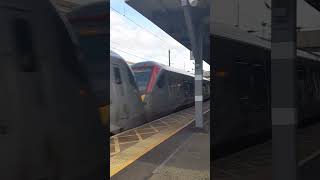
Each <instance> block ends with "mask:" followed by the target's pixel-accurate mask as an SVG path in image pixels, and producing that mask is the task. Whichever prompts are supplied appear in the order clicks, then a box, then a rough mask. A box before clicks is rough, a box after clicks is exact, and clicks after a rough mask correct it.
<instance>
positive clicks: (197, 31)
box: [181, 0, 203, 128]
mask: <svg viewBox="0 0 320 180" xmlns="http://www.w3.org/2000/svg"><path fill="white" fill-rule="evenodd" d="M181 5H182V7H183V13H184V17H185V22H186V26H187V29H188V33H189V37H190V40H191V46H192V53H193V56H194V58H195V83H194V84H195V87H194V90H195V121H196V127H197V128H203V116H202V102H203V96H202V79H203V77H202V76H203V70H202V69H203V66H202V44H203V42H202V38H203V37H202V33H201V32H202V30H201V26H196V25H195V24H194V22H193V20H192V15H191V14H192V12H191V7H190V4H189V2H188V1H187V0H181Z"/></svg>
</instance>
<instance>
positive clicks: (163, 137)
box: [110, 109, 210, 177]
mask: <svg viewBox="0 0 320 180" xmlns="http://www.w3.org/2000/svg"><path fill="white" fill-rule="evenodd" d="M186 110H188V109H186ZM209 111H210V109H209V110H207V111H206V112H203V114H205V113H207V112H209ZM191 115H193V114H191ZM169 116H170V115H168V116H165V117H162V118H160V119H158V120H156V121H152V122H149V123H147V124H148V125H150V127H152V128H154V127H153V126H152V125H151V124H152V123H153V122H163V121H162V119H164V118H166V117H169ZM188 121H189V122H186V124H184V125H182V126H181V127H179V128H177V129H176V130H174V131H173V132H171V133H170V131H169V133H167V134H164V133H161V132H159V133H157V134H155V135H154V136H153V138H150V139H152V142H154V143H153V144H151V145H144V146H143V149H144V150H141V148H142V146H140V150H139V147H135V145H134V146H132V147H129V148H127V149H126V150H125V151H122V152H119V153H117V154H116V155H115V156H113V157H111V158H110V165H111V167H110V177H112V176H114V175H115V174H117V173H118V172H119V171H121V170H122V169H124V168H126V167H127V166H128V165H130V164H131V163H133V162H134V161H136V160H137V159H139V158H140V157H141V156H143V155H144V154H146V153H147V152H149V151H150V150H152V149H153V148H155V147H156V146H158V145H159V144H161V143H162V142H164V141H166V140H167V139H168V138H170V137H171V136H173V135H175V134H176V133H177V132H179V131H180V130H182V129H183V128H185V127H187V126H188V125H190V124H191V123H192V122H194V121H195V120H194V117H193V118H192V119H190V120H188ZM163 123H164V124H167V123H165V122H163ZM147 124H145V125H147ZM167 126H169V125H168V124H167ZM167 126H160V127H167ZM141 127H142V126H141ZM136 129H137V128H134V129H132V130H134V131H135V132H136V134H137V136H138V137H139V135H138V132H137V131H136ZM166 130H170V129H166ZM171 130H172V129H171ZM121 134H122V133H121ZM117 135H119V134H117ZM114 137H116V136H114ZM156 137H157V139H158V141H154V139H156ZM140 138H141V140H142V137H141V136H140V137H139V139H140ZM150 139H145V141H147V140H149V141H150ZM152 142H151V143H152ZM139 143H140V144H141V143H144V142H143V141H140V142H138V143H137V144H139ZM137 144H136V145H137ZM134 149H138V150H134ZM130 150H132V152H136V154H135V155H134V156H132V155H130V156H131V157H133V158H127V159H126V160H122V163H121V164H120V165H119V166H116V167H114V168H112V163H111V161H112V159H117V158H118V157H119V156H120V158H119V159H121V155H122V154H123V153H125V152H128V151H130ZM126 157H128V155H127V156H126Z"/></svg>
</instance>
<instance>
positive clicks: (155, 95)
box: [132, 61, 210, 120]
mask: <svg viewBox="0 0 320 180" xmlns="http://www.w3.org/2000/svg"><path fill="white" fill-rule="evenodd" d="M132 69H133V72H134V75H135V78H136V82H137V85H138V88H139V91H140V93H141V97H142V100H143V103H144V105H145V112H146V117H147V119H148V120H153V119H156V118H159V117H162V116H165V115H167V114H170V113H172V112H175V111H177V110H179V109H182V108H185V107H187V106H190V105H192V104H193V103H194V75H192V74H190V73H187V72H185V71H182V70H178V69H175V68H172V67H169V66H165V65H162V64H160V63H157V62H153V61H145V62H140V63H136V64H134V65H132ZM209 98H210V81H209V80H208V79H204V80H203V99H204V100H208V99H209Z"/></svg>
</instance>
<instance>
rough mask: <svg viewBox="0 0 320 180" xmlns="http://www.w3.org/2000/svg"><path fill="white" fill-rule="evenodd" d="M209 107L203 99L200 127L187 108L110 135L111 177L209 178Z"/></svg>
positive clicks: (154, 178)
mask: <svg viewBox="0 0 320 180" xmlns="http://www.w3.org/2000/svg"><path fill="white" fill-rule="evenodd" d="M209 109H210V101H207V102H204V103H203V116H204V120H205V121H204V122H205V128H204V129H201V130H200V129H196V128H195V125H194V124H195V123H194V107H190V108H187V109H184V110H182V111H179V112H176V113H173V114H170V115H168V116H166V117H163V118H160V119H158V120H155V121H152V122H149V123H147V124H144V125H142V126H140V127H137V128H134V129H131V130H129V131H126V132H123V133H120V134H117V135H115V136H112V137H111V138H110V177H111V179H112V180H122V179H128V178H129V177H130V179H152V180H157V179H170V178H171V179H172V178H173V179H190V178H191V179H195V176H197V177H202V179H210V178H209V174H210V173H209V172H210V170H209V169H210V141H209V127H210V126H209V119H210V113H209ZM190 162H192V163H190Z"/></svg>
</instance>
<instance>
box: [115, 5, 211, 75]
mask: <svg viewBox="0 0 320 180" xmlns="http://www.w3.org/2000/svg"><path fill="white" fill-rule="evenodd" d="M110 45H111V50H113V51H115V52H117V53H118V54H119V55H121V56H122V57H123V58H124V59H125V60H127V61H131V62H141V61H147V60H148V61H156V62H159V63H162V64H165V65H168V64H169V50H170V54H171V55H170V57H171V58H170V59H171V66H172V67H174V68H178V69H182V70H185V71H189V72H192V73H193V72H194V64H193V62H194V61H191V60H190V51H189V50H188V49H187V48H185V47H184V46H182V45H181V44H180V43H179V42H177V41H176V40H175V39H173V38H172V37H171V36H169V35H168V34H167V33H165V32H164V31H163V30H161V29H160V28H159V27H158V26H156V25H155V24H153V23H152V22H151V21H149V20H148V19H147V18H145V17H144V16H142V15H141V14H140V13H138V12H137V11H136V10H134V9H133V8H131V7H130V6H129V5H127V4H126V3H124V1H123V0H111V1H110ZM203 69H204V70H206V71H209V70H210V66H209V65H208V64H207V63H206V62H203Z"/></svg>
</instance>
